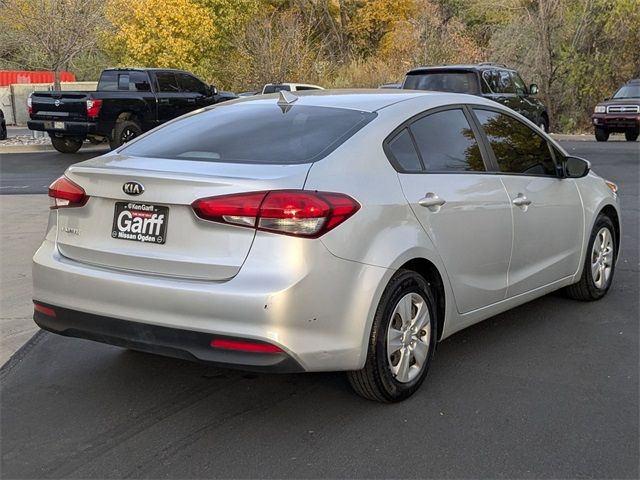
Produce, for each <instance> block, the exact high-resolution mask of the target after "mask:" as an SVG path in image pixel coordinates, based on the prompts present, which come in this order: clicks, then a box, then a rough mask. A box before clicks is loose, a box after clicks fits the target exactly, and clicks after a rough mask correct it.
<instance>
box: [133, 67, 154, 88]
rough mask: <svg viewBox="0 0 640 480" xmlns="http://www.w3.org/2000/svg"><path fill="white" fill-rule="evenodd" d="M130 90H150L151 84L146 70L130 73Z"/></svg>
mask: <svg viewBox="0 0 640 480" xmlns="http://www.w3.org/2000/svg"><path fill="white" fill-rule="evenodd" d="M129 90H131V91H134V92H150V91H151V84H150V83H149V76H148V75H147V74H146V72H136V71H132V72H130V73H129Z"/></svg>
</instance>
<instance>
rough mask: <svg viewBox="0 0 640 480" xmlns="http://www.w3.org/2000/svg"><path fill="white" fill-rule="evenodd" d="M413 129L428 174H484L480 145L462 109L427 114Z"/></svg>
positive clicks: (414, 124) (413, 125)
mask: <svg viewBox="0 0 640 480" xmlns="http://www.w3.org/2000/svg"><path fill="white" fill-rule="evenodd" d="M410 128H411V132H412V133H413V136H414V138H415V140H416V143H417V145H418V151H419V152H420V156H421V157H422V161H423V163H424V165H425V169H426V170H427V171H428V172H452V171H453V172H460V171H461V172H465V171H477V172H483V171H485V167H484V162H483V161H482V155H481V154H480V149H479V147H478V142H477V141H476V138H475V136H474V134H473V131H472V130H471V127H470V126H469V122H467V117H465V116H464V113H463V112H462V110H460V109H456V110H446V111H444V112H438V113H434V114H431V115H428V116H426V117H423V118H421V119H419V120H416V121H415V122H414V123H412V124H411V127H410Z"/></svg>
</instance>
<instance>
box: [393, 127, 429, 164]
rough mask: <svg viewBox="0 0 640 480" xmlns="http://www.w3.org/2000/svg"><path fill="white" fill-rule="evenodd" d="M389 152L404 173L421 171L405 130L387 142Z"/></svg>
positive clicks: (414, 150) (416, 154) (409, 137)
mask: <svg viewBox="0 0 640 480" xmlns="http://www.w3.org/2000/svg"><path fill="white" fill-rule="evenodd" d="M389 151H390V152H391V155H392V156H393V158H394V160H395V161H396V162H397V163H398V165H399V166H400V168H402V170H404V171H406V172H419V171H421V170H422V164H421V163H420V158H418V152H417V151H416V147H415V145H414V144H413V140H411V135H410V134H409V130H407V129H406V128H405V129H404V130H402V131H401V132H400V133H399V134H398V135H396V136H395V137H393V140H391V141H390V142H389Z"/></svg>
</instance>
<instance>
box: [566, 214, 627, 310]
mask: <svg viewBox="0 0 640 480" xmlns="http://www.w3.org/2000/svg"><path fill="white" fill-rule="evenodd" d="M615 232H616V231H615V229H614V228H613V222H612V221H611V219H610V218H609V217H607V216H605V215H600V216H598V218H597V219H596V223H595V225H594V226H593V230H592V231H591V237H590V238H589V245H588V248H587V255H586V256H585V257H586V258H585V260H584V266H583V268H582V275H581V276H580V280H579V281H578V282H576V283H574V284H573V285H569V286H568V287H567V288H566V290H565V291H566V293H567V295H568V296H569V297H571V298H574V299H576V300H583V301H592V300H599V299H601V298H602V297H604V296H605V295H606V294H607V292H608V291H609V287H611V282H612V281H613V273H614V270H615V266H616V257H617V255H618V252H617V251H616V248H617V241H616V236H615V235H616V233H615Z"/></svg>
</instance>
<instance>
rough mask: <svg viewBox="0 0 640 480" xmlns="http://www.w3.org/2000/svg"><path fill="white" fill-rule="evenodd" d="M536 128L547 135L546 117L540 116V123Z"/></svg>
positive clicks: (547, 124) (547, 121) (547, 120)
mask: <svg viewBox="0 0 640 480" xmlns="http://www.w3.org/2000/svg"><path fill="white" fill-rule="evenodd" d="M538 126H539V127H540V129H541V130H542V131H543V132H544V133H549V119H548V118H547V116H546V115H542V116H541V117H540V121H539V122H538Z"/></svg>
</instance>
